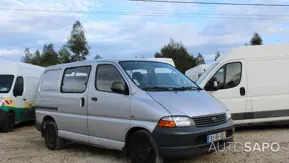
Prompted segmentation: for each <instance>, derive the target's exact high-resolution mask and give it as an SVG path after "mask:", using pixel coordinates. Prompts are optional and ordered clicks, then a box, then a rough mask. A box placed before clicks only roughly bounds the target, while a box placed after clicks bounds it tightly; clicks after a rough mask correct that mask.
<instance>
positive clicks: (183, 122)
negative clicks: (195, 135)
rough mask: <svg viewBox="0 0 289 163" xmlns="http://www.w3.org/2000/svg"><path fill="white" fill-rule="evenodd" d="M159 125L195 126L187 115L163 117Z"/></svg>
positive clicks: (168, 126) (172, 126)
mask: <svg viewBox="0 0 289 163" xmlns="http://www.w3.org/2000/svg"><path fill="white" fill-rule="evenodd" d="M158 126H159V127H166V128H175V127H189V126H195V123H194V121H193V120H192V119H191V118H189V117H164V118H162V119H161V120H160V121H159V123H158Z"/></svg>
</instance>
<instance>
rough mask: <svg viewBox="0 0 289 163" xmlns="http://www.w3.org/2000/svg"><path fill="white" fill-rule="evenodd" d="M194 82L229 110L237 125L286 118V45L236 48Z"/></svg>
mask: <svg viewBox="0 0 289 163" xmlns="http://www.w3.org/2000/svg"><path fill="white" fill-rule="evenodd" d="M197 84H198V85H199V86H201V87H202V88H204V89H205V90H207V91H209V92H210V93H211V94H212V95H214V96H215V97H216V98H217V99H219V100H220V101H222V102H223V103H224V104H225V105H226V106H227V107H228V108H229V109H230V111H231V113H232V119H233V120H234V122H235V123H236V124H244V123H259V122H273V121H283V120H289V44H275V45H262V46H244V47H238V48H235V49H233V50H232V51H231V52H230V53H228V54H227V55H224V56H222V57H221V58H219V60H218V62H217V63H214V64H213V66H211V67H210V68H209V69H208V70H207V71H206V72H205V73H204V74H203V75H202V76H201V77H200V78H199V79H198V80H197Z"/></svg>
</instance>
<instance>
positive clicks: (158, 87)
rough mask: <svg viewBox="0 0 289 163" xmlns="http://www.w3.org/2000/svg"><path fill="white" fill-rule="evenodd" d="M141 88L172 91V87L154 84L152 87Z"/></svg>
mask: <svg viewBox="0 0 289 163" xmlns="http://www.w3.org/2000/svg"><path fill="white" fill-rule="evenodd" d="M143 90H145V91H173V88H171V87H160V86H154V87H145V88H143Z"/></svg>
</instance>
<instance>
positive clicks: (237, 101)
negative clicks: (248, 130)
mask: <svg viewBox="0 0 289 163" xmlns="http://www.w3.org/2000/svg"><path fill="white" fill-rule="evenodd" d="M212 74H213V75H211V78H209V80H207V83H206V85H205V90H207V91H209V92H210V93H211V94H212V95H213V96H215V97H216V98H217V99H219V100H220V101H221V102H223V103H224V104H225V105H226V106H227V107H228V108H229V110H230V111H231V113H232V119H233V120H234V122H235V123H236V124H238V123H244V122H246V123H250V122H252V118H250V117H247V116H246V112H248V111H249V110H250V109H251V107H250V106H248V104H247V73H246V61H245V60H241V61H231V62H226V63H224V64H220V65H219V66H218V68H216V69H215V72H214V73H212ZM214 83H215V86H213V85H214Z"/></svg>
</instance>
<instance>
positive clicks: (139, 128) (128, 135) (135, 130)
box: [123, 127, 151, 156]
mask: <svg viewBox="0 0 289 163" xmlns="http://www.w3.org/2000/svg"><path fill="white" fill-rule="evenodd" d="M140 130H145V131H147V132H149V133H151V132H150V131H149V130H148V129H146V128H144V127H132V128H130V129H129V130H128V131H127V132H126V135H125V145H124V147H123V152H124V154H125V155H126V156H129V150H128V144H129V139H130V138H131V136H132V135H133V134H134V133H136V132H137V131H140Z"/></svg>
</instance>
